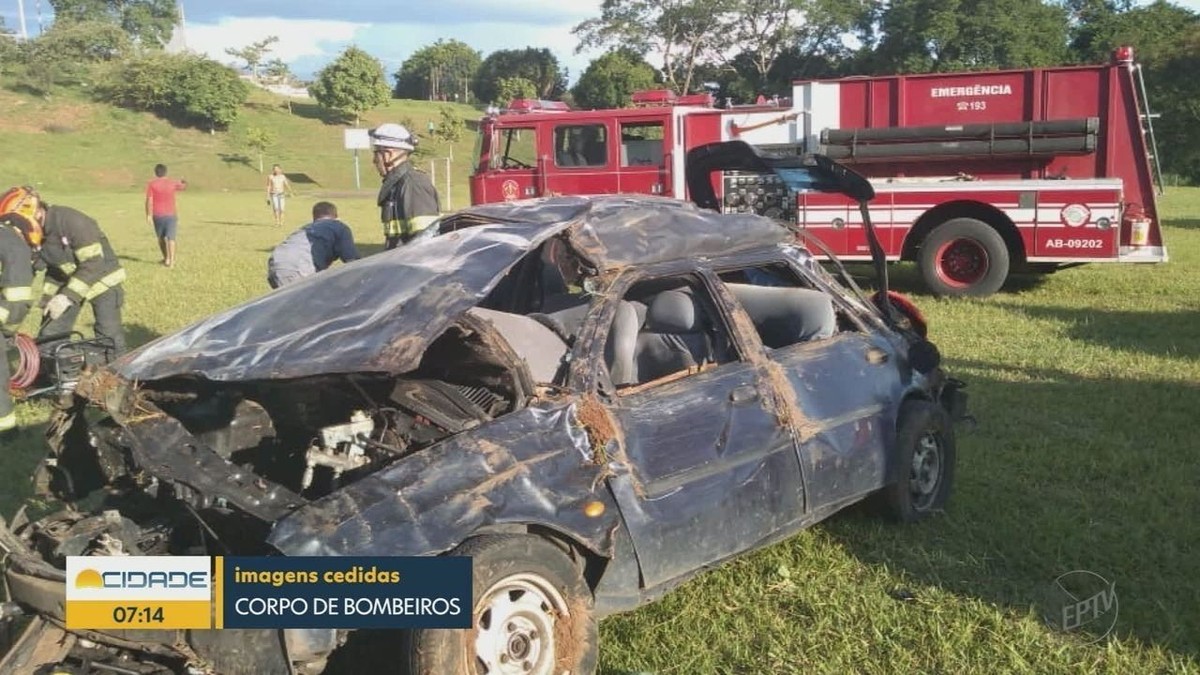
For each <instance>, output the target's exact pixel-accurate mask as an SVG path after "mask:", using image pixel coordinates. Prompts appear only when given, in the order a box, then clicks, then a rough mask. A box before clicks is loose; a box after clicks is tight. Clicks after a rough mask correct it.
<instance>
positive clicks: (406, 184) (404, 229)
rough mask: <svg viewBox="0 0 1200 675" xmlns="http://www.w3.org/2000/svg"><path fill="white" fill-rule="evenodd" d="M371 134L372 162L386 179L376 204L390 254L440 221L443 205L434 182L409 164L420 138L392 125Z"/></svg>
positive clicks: (372, 131)
mask: <svg viewBox="0 0 1200 675" xmlns="http://www.w3.org/2000/svg"><path fill="white" fill-rule="evenodd" d="M368 134H369V136H370V138H371V147H372V149H373V153H372V158H373V159H372V162H373V163H374V165H375V170H376V171H378V172H379V176H380V178H382V179H383V184H382V185H380V187H379V196H378V198H377V199H376V202H377V203H378V204H379V214H380V215H379V218H380V220H381V221H382V222H383V237H384V241H385V244H384V246H385V248H386V249H387V250H389V251H390V250H392V249H394V248H396V247H397V246H399V245H400V244H407V243H408V242H409V241H410V240H411V239H412V238H413V237H415V236H417V234H419V233H420V232H421V230H424V229H425V228H426V227H428V226H429V225H430V223H432V222H433V221H435V220H437V218H438V214H439V213H440V212H441V202H440V201H439V199H438V192H437V188H435V187H434V185H433V181H431V180H430V179H429V176H427V175H425V173H423V172H421V171H418V170H417V169H415V168H413V166H412V162H411V161H409V160H410V157H411V156H412V153H413V152H414V151H415V150H416V149H417V138H416V137H415V136H413V135H412V133H410V132H409V130H408V129H407V128H405V127H404V126H402V125H399V124H392V123H388V124H382V125H380V126H378V127H376V128H374V129H371V130H370V131H369V132H368Z"/></svg>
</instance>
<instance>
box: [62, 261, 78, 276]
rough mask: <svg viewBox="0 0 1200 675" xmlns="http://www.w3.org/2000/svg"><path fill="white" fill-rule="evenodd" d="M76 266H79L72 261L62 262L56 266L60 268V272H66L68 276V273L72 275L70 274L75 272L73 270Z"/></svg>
mask: <svg viewBox="0 0 1200 675" xmlns="http://www.w3.org/2000/svg"><path fill="white" fill-rule="evenodd" d="M78 267H79V266H78V265H76V264H75V263H73V262H67V263H63V264H61V265H59V266H58V269H60V270H62V273H63V274H66V275H67V276H70V275H72V274H75V270H76V268H78Z"/></svg>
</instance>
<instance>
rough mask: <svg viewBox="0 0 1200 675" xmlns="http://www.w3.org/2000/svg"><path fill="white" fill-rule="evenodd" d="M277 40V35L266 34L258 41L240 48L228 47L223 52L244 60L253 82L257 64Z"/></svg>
mask: <svg viewBox="0 0 1200 675" xmlns="http://www.w3.org/2000/svg"><path fill="white" fill-rule="evenodd" d="M276 42H279V36H278V35H268V36H267V37H265V38H263V39H261V40H259V41H258V42H251V43H250V44H248V45H246V46H245V47H242V48H241V49H234V48H233V47H229V48H227V49H226V50H225V53H226V54H228V55H230V56H232V57H234V58H238V59H241V60H243V61H245V62H246V70H249V71H250V78H251V79H253V80H254V81H255V82H257V81H258V66H259V65H261V64H262V62H263V59H265V58H266V57H267V54H269V53H270V52H271V45H273V44H275V43H276Z"/></svg>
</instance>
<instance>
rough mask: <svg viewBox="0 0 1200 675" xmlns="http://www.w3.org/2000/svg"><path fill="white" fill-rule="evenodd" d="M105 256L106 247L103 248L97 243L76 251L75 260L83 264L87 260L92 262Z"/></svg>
mask: <svg viewBox="0 0 1200 675" xmlns="http://www.w3.org/2000/svg"><path fill="white" fill-rule="evenodd" d="M103 255H104V246H102V245H101V244H100V242H96V243H94V244H88V245H87V246H83V247H81V248H77V249H75V258H76V259H77V260H78V261H79V262H83V261H85V260H91V259H92V258H99V257H100V256H103Z"/></svg>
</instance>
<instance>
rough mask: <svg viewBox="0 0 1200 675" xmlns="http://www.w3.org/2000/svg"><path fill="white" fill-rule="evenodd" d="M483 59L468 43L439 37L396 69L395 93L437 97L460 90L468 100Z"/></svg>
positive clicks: (397, 95)
mask: <svg viewBox="0 0 1200 675" xmlns="http://www.w3.org/2000/svg"><path fill="white" fill-rule="evenodd" d="M482 62H483V56H482V55H481V54H480V53H479V52H478V51H476V50H474V49H472V48H471V47H469V46H468V45H467V44H466V43H464V42H460V41H458V40H449V41H442V40H438V41H437V42H435V43H433V44H431V45H427V46H425V47H422V48H420V49H418V50H417V51H415V52H413V55H412V56H410V57H408V59H407V60H406V61H405V62H404V63H403V64H402V65H401V66H400V70H397V71H396V74H395V76H394V77H395V78H396V88H395V90H394V93H395V96H396V98H412V99H429V100H437V99H440V98H454V97H455V96H457V95H459V94H461V95H462V100H463V102H464V103H467V102H468V100H467V99H468V98H469V96H468V94H469V93H470V88H469V87H470V84H471V81H472V80H474V79H475V73H476V72H477V71H478V70H479V64H480V63H482Z"/></svg>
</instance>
